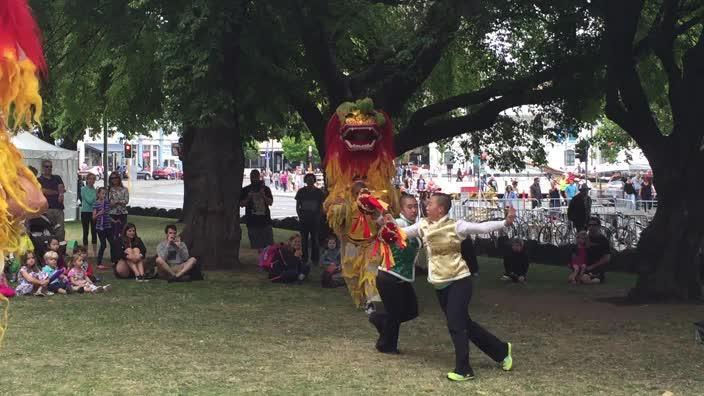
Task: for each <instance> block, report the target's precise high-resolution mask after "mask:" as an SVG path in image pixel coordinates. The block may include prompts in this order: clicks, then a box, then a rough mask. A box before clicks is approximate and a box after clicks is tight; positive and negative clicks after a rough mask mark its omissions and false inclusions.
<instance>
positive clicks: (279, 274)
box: [269, 234, 310, 283]
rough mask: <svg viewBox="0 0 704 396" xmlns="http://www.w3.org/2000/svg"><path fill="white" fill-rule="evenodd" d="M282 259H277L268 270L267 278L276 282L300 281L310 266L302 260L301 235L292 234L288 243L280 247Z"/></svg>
mask: <svg viewBox="0 0 704 396" xmlns="http://www.w3.org/2000/svg"><path fill="white" fill-rule="evenodd" d="M281 256H282V258H283V260H277V261H276V262H275V263H274V266H273V267H272V269H271V272H269V280H271V281H272V282H278V283H291V282H295V281H297V280H298V281H302V280H304V279H305V278H306V277H307V276H308V273H309V272H310V267H309V266H308V265H307V264H306V263H304V262H303V250H302V246H301V235H300V234H293V235H292V236H291V237H290V238H289V239H288V243H287V244H286V245H285V246H283V247H282V248H281Z"/></svg>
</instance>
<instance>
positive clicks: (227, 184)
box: [183, 127, 244, 269]
mask: <svg viewBox="0 0 704 396" xmlns="http://www.w3.org/2000/svg"><path fill="white" fill-rule="evenodd" d="M243 173H244V150H243V147H242V139H241V136H240V133H239V130H237V128H226V127H210V128H193V127H187V128H186V129H185V131H184V198H185V199H187V200H188V202H184V224H185V229H184V233H183V237H184V241H185V242H186V244H187V245H188V247H189V248H190V249H191V254H193V255H194V256H196V257H197V258H198V259H199V262H200V263H201V265H202V266H203V268H204V269H230V268H233V267H235V266H237V265H239V251H240V239H241V230H240V224H239V223H240V222H239V213H240V212H239V196H240V190H241V188H242V176H243Z"/></svg>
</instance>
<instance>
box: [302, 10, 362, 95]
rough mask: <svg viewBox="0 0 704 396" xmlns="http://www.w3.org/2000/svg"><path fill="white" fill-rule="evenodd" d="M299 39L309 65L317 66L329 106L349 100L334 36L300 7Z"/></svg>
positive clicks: (320, 22)
mask: <svg viewBox="0 0 704 396" xmlns="http://www.w3.org/2000/svg"><path fill="white" fill-rule="evenodd" d="M301 12H302V15H301V20H302V21H303V22H302V23H301V37H302V38H303V45H304V46H305V49H306V54H307V55H308V56H309V57H310V58H311V64H313V65H315V66H317V69H318V73H319V75H320V81H321V82H322V83H323V86H324V87H325V88H326V90H327V92H328V97H329V98H330V100H331V106H337V105H338V104H340V103H342V102H344V101H347V100H351V99H352V91H351V89H350V82H349V79H348V78H347V76H345V75H344V74H342V72H341V71H340V69H339V67H338V64H337V54H336V48H335V40H334V35H332V34H330V33H329V32H327V31H326V29H325V24H324V23H323V21H322V20H320V19H319V18H315V17H314V15H312V14H313V11H312V10H310V9H309V8H306V7H305V6H301Z"/></svg>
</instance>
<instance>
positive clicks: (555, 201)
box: [548, 180, 560, 208]
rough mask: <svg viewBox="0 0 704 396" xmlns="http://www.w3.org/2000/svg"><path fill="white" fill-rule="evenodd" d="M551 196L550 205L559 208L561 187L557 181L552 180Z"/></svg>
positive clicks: (549, 193)
mask: <svg viewBox="0 0 704 396" xmlns="http://www.w3.org/2000/svg"><path fill="white" fill-rule="evenodd" d="M548 195H549V196H550V207H551V208H559V207H560V189H559V188H558V185H557V182H556V181H554V180H553V181H552V183H551V185H550V191H549V192H548Z"/></svg>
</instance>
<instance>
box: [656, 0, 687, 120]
mask: <svg viewBox="0 0 704 396" xmlns="http://www.w3.org/2000/svg"><path fill="white" fill-rule="evenodd" d="M679 3H680V0H666V1H665V3H664V4H663V18H662V23H661V25H660V27H659V28H658V34H657V41H656V44H655V55H656V56H657V57H658V59H660V62H661V63H662V65H663V68H664V69H665V74H667V80H668V83H669V84H668V99H669V101H670V108H671V109H672V118H673V121H674V123H675V124H677V123H679V121H680V120H681V119H682V114H681V113H680V112H681V109H682V105H683V101H684V100H686V95H685V93H684V92H683V91H684V87H683V80H682V70H681V69H680V68H679V66H677V62H676V61H675V53H674V48H675V40H676V39H677V34H676V33H675V27H676V25H677V10H678V6H679Z"/></svg>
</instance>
